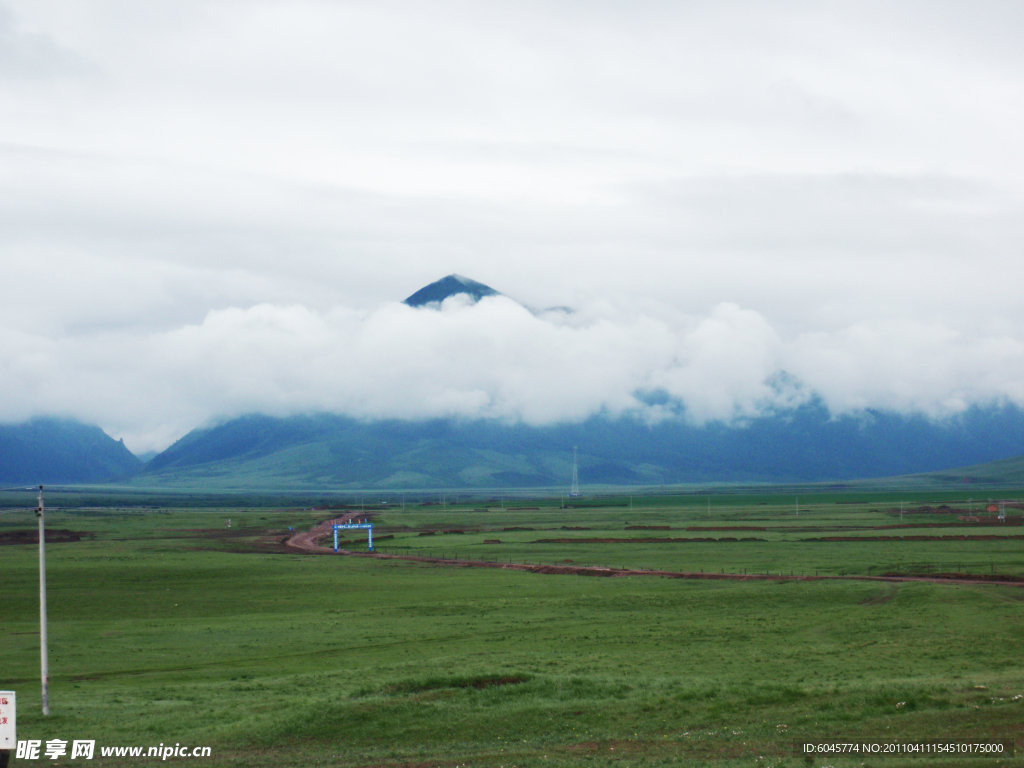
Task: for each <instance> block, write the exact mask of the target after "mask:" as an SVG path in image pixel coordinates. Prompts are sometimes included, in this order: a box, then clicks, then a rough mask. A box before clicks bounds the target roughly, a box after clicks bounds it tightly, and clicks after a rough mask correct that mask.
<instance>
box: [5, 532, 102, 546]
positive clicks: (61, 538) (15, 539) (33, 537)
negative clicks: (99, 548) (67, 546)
mask: <svg viewBox="0 0 1024 768" xmlns="http://www.w3.org/2000/svg"><path fill="white" fill-rule="evenodd" d="M91 538H93V534H92V533H90V532H89V531H70V530H68V529H66V528H47V529H46V543H47V544H62V543H65V542H71V541H81V540H82V539H91ZM38 543H39V529H38V528H27V529H25V530H22V531H4V532H3V533H0V545H4V544H38Z"/></svg>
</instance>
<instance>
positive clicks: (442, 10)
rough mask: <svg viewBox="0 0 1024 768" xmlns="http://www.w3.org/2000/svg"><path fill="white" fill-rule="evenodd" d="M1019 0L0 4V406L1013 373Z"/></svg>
mask: <svg viewBox="0 0 1024 768" xmlns="http://www.w3.org/2000/svg"><path fill="white" fill-rule="evenodd" d="M1022 8H1024V7H1022V6H1021V5H1020V4H1019V3H1007V2H980V3H972V4H970V5H969V6H968V5H965V4H960V3H942V2H928V3H924V2H921V3H917V2H907V3H899V4H895V5H894V4H892V3H882V2H877V3H871V2H868V3H858V4H855V5H846V6H835V5H831V6H822V5H819V4H810V3H801V2H791V3H773V4H770V5H766V4H761V3H749V2H735V3H685V4H679V3H658V2H654V3H646V4H640V5H637V4H631V5H630V4H594V3H575V2H554V3H550V2H549V3H539V2H537V3H529V2H527V3H516V4H511V5H504V6H496V5H494V4H491V5H486V4H485V5H481V4H464V3H459V2H441V3H434V4H431V5H429V6H427V5H423V4H418V3H406V2H374V3H369V2H365V3H364V2H353V3H333V2H315V1H312V0H310V1H309V2H299V3H296V2H283V1H282V2H275V1H273V0H268V1H267V2H259V3H249V2H233V1H231V0H224V1H223V2H202V3H198V2H152V3H142V4H140V3H131V2H123V1H122V0H91V1H89V2H80V3H68V2H64V1H63V0H31V1H29V0H16V1H15V2H8V3H7V4H6V5H5V6H4V5H0V233H2V234H0V267H2V274H3V285H2V290H3V294H2V295H3V301H2V302H0V353H2V355H3V357H2V358H0V374H2V379H0V396H2V402H0V418H4V419H11V418H21V417H23V416H25V415H29V414H34V413H49V412H59V413H67V414H71V415H77V416H79V417H80V418H84V419H88V420H96V421H99V422H100V423H101V424H102V425H103V426H105V427H107V428H108V429H110V430H112V431H113V432H115V433H117V434H119V435H120V434H124V435H125V436H126V437H128V438H130V440H131V444H132V446H133V447H137V448H139V449H144V448H148V447H153V446H162V445H164V444H166V443H167V442H168V441H170V440H172V439H173V438H175V437H178V436H180V435H181V434H182V433H183V432H184V431H187V430H188V429H189V428H191V427H192V426H195V425H196V424H199V423H202V422H204V421H205V420H207V419H210V418H216V417H218V416H226V415H230V414H234V413H240V412H243V411H246V410H266V411H271V412H279V413H284V412H294V411H296V410H304V409H314V408H328V409H332V410H338V411H343V412H346V413H353V414H359V415H366V416H378V415H396V416H416V415H425V414H442V413H462V414H468V415H490V416H494V417H496V418H507V419H514V418H522V419H526V420H528V421H531V422H536V423H540V422H546V421H550V420H554V419H572V418H581V417H582V416H585V415H587V414H589V413H593V412H595V411H599V410H602V409H604V410H608V411H611V412H616V411H620V410H623V409H629V408H634V407H637V404H636V400H635V398H634V393H635V392H638V391H647V390H651V389H657V388H662V389H665V390H667V391H669V392H670V393H672V394H673V395H674V396H677V397H679V398H681V399H682V400H684V401H685V402H686V404H687V408H688V412H689V413H690V414H691V416H692V417H693V418H732V417H737V416H739V417H742V416H743V415H749V414H751V413H755V412H757V411H758V410H759V409H761V408H763V407H765V405H766V404H767V403H771V402H775V401H776V400H778V398H780V397H783V395H780V394H779V393H778V392H776V390H775V389H773V388H772V387H771V386H769V385H767V384H766V383H765V382H766V380H767V379H769V378H770V377H771V376H772V375H773V374H774V373H775V372H777V371H779V370H786V371H790V372H791V373H793V374H794V375H796V376H798V377H799V378H800V379H801V380H802V381H803V382H804V383H805V385H806V387H807V388H809V389H813V390H814V391H818V392H820V393H822V394H823V396H825V397H826V399H827V400H828V402H829V403H830V404H831V405H832V406H833V407H835V408H837V409H849V408H860V407H888V408H897V409H901V410H922V411H925V412H928V413H942V412H947V411H950V410H957V409H959V408H962V407H964V406H965V405H967V404H970V403H973V402H981V401H988V400H991V399H993V398H995V399H998V398H1000V397H1006V398H1010V399H1012V400H1014V401H1016V402H1021V401H1022V397H1024V395H1022V392H1021V385H1020V384H1019V382H1020V381H1022V378H1021V376H1020V373H1021V370H1020V367H1021V363H1020V360H1021V356H1022V355H1021V352H1022V349H1021V345H1022V340H1024V309H1022V305H1021V304H1020V302H1019V301H1018V298H1017V293H1018V288H1017V286H1018V285H1020V284H1021V282H1022V281H1024V260H1022V259H1021V258H1020V254H1021V253H1022V249H1024V149H1022V144H1021V142H1020V140H1019V137H1018V133H1019V127H1018V126H1019V125H1020V124H1021V123H1022V121H1024V63H1022V61H1021V59H1020V57H1019V44H1018V41H1017V38H1016V35H1015V31H1016V30H1018V29H1019V28H1020V25H1021V23H1022V22H1024V18H1022V16H1024V10H1022ZM450 272H459V273H462V274H466V275H469V276H471V277H473V278H475V279H478V280H482V281H484V282H486V283H488V284H491V285H493V286H494V287H495V288H497V289H499V290H502V291H504V292H506V293H508V294H509V295H511V296H514V297H516V298H518V299H520V300H521V301H523V302H524V303H527V304H529V305H530V306H534V307H544V306H550V305H571V306H573V307H575V308H576V309H577V310H578V313H577V314H576V315H574V316H572V317H570V318H568V319H562V320H557V321H556V320H552V319H551V318H548V319H542V318H538V317H535V316H533V315H529V314H528V313H525V312H523V311H522V310H521V309H518V308H516V306H515V305H513V304H510V303H508V302H485V303H484V304H482V305H480V306H479V307H474V308H458V307H452V308H449V309H446V311H445V312H442V313H438V314H434V315H425V314H422V313H411V311H410V310H407V309H406V308H402V307H400V306H398V305H396V304H395V303H394V301H395V300H396V299H399V298H402V297H403V296H406V295H408V294H410V293H412V292H413V291H414V290H416V289H417V288H419V287H421V286H422V285H423V284H425V283H427V282H430V281H432V280H434V279H437V278H438V277H440V276H442V275H444V274H448V273H450ZM367 371H372V372H373V375H368V374H367ZM787 396H788V395H787Z"/></svg>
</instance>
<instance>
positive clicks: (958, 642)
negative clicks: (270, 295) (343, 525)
mask: <svg viewBox="0 0 1024 768" xmlns="http://www.w3.org/2000/svg"><path fill="white" fill-rule="evenodd" d="M793 501H794V500H792V499H782V498H778V497H771V496H751V497H732V498H729V499H717V500H715V499H713V500H712V510H711V513H710V516H709V515H708V512H707V509H706V502H704V503H702V502H703V500H696V499H685V500H683V499H676V500H675V501H673V499H671V498H669V497H663V498H657V499H655V498H649V499H641V498H634V499H633V500H632V505H633V508H632V510H630V508H629V503H630V502H629V500H628V498H623V499H621V500H607V499H606V500H603V501H601V502H600V506H592V507H591V508H581V509H566V510H562V509H559V508H557V507H559V506H560V502H559V501H550V500H548V501H538V502H516V505H517V506H520V507H537V508H536V509H518V510H510V509H501V508H500V506H486V507H485V505H484V504H482V503H480V502H478V503H476V504H475V505H473V506H475V507H476V510H475V511H474V509H473V506H469V507H467V506H461V507H456V508H449V509H443V508H440V507H437V506H429V507H419V506H415V507H414V506H411V505H409V506H407V507H406V509H405V510H399V509H393V508H392V509H389V510H387V511H383V510H378V511H376V512H375V515H376V518H375V519H376V522H377V524H378V526H379V527H378V532H379V533H381V534H384V535H391V536H393V537H394V538H392V539H384V540H382V541H381V542H380V544H382V545H383V546H384V548H385V549H386V551H389V552H396V553H411V554H416V553H419V554H425V553H428V552H441V551H444V552H445V553H446V556H447V557H453V556H458V557H460V558H461V559H462V560H463V561H464V560H466V559H481V558H484V559H492V560H500V559H506V560H507V559H512V560H513V561H520V562H521V561H529V562H545V563H560V562H564V561H566V560H572V561H573V562H574V563H577V564H591V563H593V564H600V565H611V566H619V565H627V566H632V567H637V568H668V569H672V570H685V571H699V570H700V569H701V568H704V569H706V570H708V571H714V572H718V571H721V570H726V571H728V572H733V573H736V572H740V571H743V570H746V571H748V572H763V570H769V571H771V572H787V573H788V572H790V571H793V572H810V571H814V570H818V571H819V572H822V573H827V574H835V575H838V574H839V573H843V572H845V573H868V572H871V573H879V572H882V571H884V570H893V569H894V568H895V569H897V570H901V571H902V572H921V573H925V572H928V571H929V570H933V571H934V570H942V571H948V570H950V567H951V566H952V565H954V564H955V565H956V566H957V567H959V568H961V570H962V571H964V572H966V571H968V570H971V569H973V572H975V573H980V572H989V573H990V572H991V571H992V570H993V569H994V570H996V571H998V572H999V573H1004V574H1017V575H1021V574H1024V546H1022V544H1024V540H1022V539H1006V538H1000V539H935V540H927V541H905V540H903V541H901V540H892V539H889V540H884V541H871V540H870V538H869V537H872V536H878V535H882V536H907V535H918V534H922V533H923V534H925V535H928V536H943V535H950V536H960V535H964V534H965V532H966V533H968V534H971V535H976V534H982V533H984V534H991V533H995V534H997V535H1001V536H1008V535H1017V534H1024V527H1021V526H1012V525H1007V526H1005V527H1003V526H1001V527H999V528H998V529H994V528H993V527H991V526H978V525H968V524H964V523H959V522H958V521H957V520H956V515H949V514H935V513H932V514H928V513H918V514H914V515H906V516H905V517H904V521H903V522H904V524H929V525H932V526H934V527H928V528H880V527H879V526H892V525H899V524H900V521H899V517H898V513H897V514H895V515H894V514H891V513H888V512H887V511H886V510H889V509H891V508H892V507H893V505H892V504H891V503H883V502H881V501H879V500H878V499H872V498H868V497H863V498H859V499H858V498H853V499H850V498H846V497H843V498H839V497H836V496H828V495H818V496H816V497H814V498H806V499H801V507H802V509H801V512H800V515H799V517H798V516H797V515H796V509H795V504H794V503H793ZM924 501H926V500H925V499H917V500H916V501H915V502H914V503H915V504H916V505H918V506H919V505H920V504H921V503H923V502H924ZM930 501H931V503H932V504H933V505H937V503H943V502H945V503H951V504H952V503H953V502H954V501H955V500H954V499H953V498H952V497H943V498H935V499H932V500H930ZM612 504H618V505H619V506H610V505H612ZM896 506H897V507H898V502H897V505H896ZM954 506H955V504H954ZM485 508H486V511H481V510H483V509H485ZM871 510H878V511H871ZM1020 514H1021V513H1020V511H1019V510H1016V511H1012V512H1011V515H1015V516H1017V519H1019V516H1020ZM328 516H329V515H328V514H326V513H324V512H315V511H284V510H266V509H264V510H256V511H249V512H244V511H240V510H238V509H232V510H230V511H225V510H189V509H176V510H147V511H145V512H136V511H132V510H101V509H93V510H81V511H74V510H68V511H59V512H54V513H51V514H48V525H49V526H50V527H51V528H53V529H61V528H66V529H72V530H75V531H87V532H90V533H91V534H92V537H91V538H85V539H83V540H82V541H79V542H69V543H54V544H52V545H50V547H49V548H48V562H49V607H50V658H51V676H52V680H51V696H52V715H51V716H50V717H48V718H43V717H42V716H41V715H40V714H39V713H38V708H39V692H38V689H39V684H38V635H37V634H33V633H34V632H35V631H37V630H38V625H37V621H38V604H37V601H36V594H37V581H36V579H37V570H36V568H37V564H36V548H35V547H34V546H31V545H9V546H3V547H0V579H2V581H0V584H2V590H3V595H2V606H3V610H2V615H0V688H13V689H15V690H16V691H17V692H18V696H19V699H18V701H19V712H18V715H19V738H21V739H28V738H37V739H41V740H47V739H54V738H59V739H67V740H72V739H96V740H97V747H99V746H101V745H105V746H113V745H140V746H147V747H148V746H151V745H153V746H155V745H157V744H160V743H164V744H171V743H181V744H189V745H209V746H211V747H212V750H213V757H212V758H209V759H203V760H198V761H185V762H197V763H198V764H201V765H210V766H219V765H230V766H236V765H237V766H241V765H245V766H264V765H266V766H270V765H274V766H278V765H285V766H291V765H294V766H306V765H345V766H348V765H374V766H392V765H393V766H399V765H408V766H434V765H437V766H441V765H444V766H455V765H473V766H512V765H516V766H534V765H543V766H576V765H593V766H603V765H616V766H620V765H621V766H627V765H629V766H636V765H724V766H734V765H735V766H740V765H743V766H764V765H771V766H781V765H785V766H802V765H816V766H824V765H832V766H844V765H850V766H861V765H864V764H865V763H866V764H867V765H885V766H894V767H895V766H900V765H928V764H935V765H947V766H953V765H957V766H961V765H964V766H966V765H986V766H991V765H995V764H996V762H995V761H994V760H991V759H975V760H973V761H972V760H968V759H960V758H957V759H953V760H949V759H933V760H931V761H928V760H923V761H922V760H912V759H900V758H888V759H882V760H874V759H867V760H865V759H864V758H863V757H857V758H838V759H837V758H825V759H820V758H819V759H815V760H812V761H810V762H807V761H805V760H804V759H803V758H802V757H798V756H796V755H795V753H794V744H795V743H796V742H797V741H803V740H811V741H821V740H835V739H837V738H842V739H844V740H845V739H858V740H860V739H872V740H879V741H881V740H887V741H892V740H899V741H912V740H919V739H938V738H951V737H957V738H961V737H962V738H965V739H979V738H984V739H986V740H991V739H1000V740H1002V739H1010V740H1014V741H1016V744H1017V749H1018V750H1020V749H1021V748H1022V743H1024V739H1022V737H1024V734H1022V721H1024V699H1022V698H1020V694H1022V693H1024V661H1022V659H1024V653H1022V652H1024V588H1020V587H1013V586H993V585H984V584H953V583H928V582H904V583H887V582H874V581H857V580H848V579H827V580H817V581H710V580H684V579H666V578H659V577H650V576H637V577H628V578H588V577H583V576H550V575H539V574H533V573H524V572H521V571H512V570H498V569H476V568H466V567H457V566H454V565H442V564H436V563H416V562H408V561H398V560H373V559H368V558H353V557H342V556H333V555H298V554H284V553H281V552H279V551H278V549H277V547H276V546H275V545H274V544H273V543H265V542H267V541H270V542H273V540H274V537H276V538H277V539H280V538H281V537H282V536H284V535H285V534H286V533H287V528H288V527H289V526H290V527H293V528H295V530H296V531H298V530H303V529H306V528H308V527H309V526H311V525H312V524H314V523H315V522H317V521H319V520H323V519H325V518H326V517H328ZM228 517H230V518H231V520H232V528H231V530H230V531H227V530H225V524H226V518H228ZM33 522H34V518H32V516H31V514H30V513H24V512H18V511H7V512H4V513H2V514H0V533H3V532H5V531H10V530H14V529H24V528H27V527H31V525H32V524H33ZM666 525H667V526H670V529H669V530H664V529H657V528H645V529H636V528H628V527H627V526H666ZM695 527H702V528H729V527H733V528H736V527H743V528H764V529H765V530H763V531H752V530H740V531H727V530H726V531H722V530H718V531H707V530H704V531H694V530H687V529H688V528H695ZM507 528H518V529H530V528H532V529H533V530H505V529H507ZM573 529H575V530H573ZM579 529H589V530H579ZM968 529H969V530H968ZM458 530H461V531H463V533H454V532H451V533H446V532H444V531H458ZM268 531H275V532H277V533H274V534H268ZM431 531H433V532H434V533H433V534H432V535H424V536H421V535H420V534H421V533H428V532H431ZM835 535H841V536H846V537H861V538H863V539H864V540H863V541H839V542H822V541H808V539H814V538H822V537H827V536H835ZM661 537H664V538H710V539H718V541H703V542H692V541H691V542H661V543H658V542H655V543H640V542H631V541H625V542H618V541H617V542H613V543H586V542H583V541H579V542H578V543H574V542H573V541H572V540H574V539H575V540H583V539H593V538H605V539H636V538H661ZM745 537H749V538H758V539H763V540H762V541H747V542H744V541H722V539H728V538H735V539H741V538H745ZM495 539H497V540H499V541H500V542H501V543H500V544H493V543H492V544H484V541H485V540H491V541H493V540H495ZM541 539H568V540H569V541H568V542H563V543H558V544H552V543H538V540H541ZM261 542H264V543H261ZM947 566H949V567H947ZM1015 697H1017V698H1015ZM147 762H152V759H151V760H149V761H145V760H142V761H134V762H133V761H131V760H121V761H118V760H117V759H113V758H101V757H100V756H99V754H98V753H97V757H96V758H95V759H94V760H92V761H81V764H82V765H111V766H114V765H137V764H138V765H141V764H147ZM179 762H181V761H179ZM53 763H54V764H71V761H68V760H67V759H66V758H62V759H61V760H60V761H53ZM1018 763H1024V760H1022V759H1021V758H1016V759H1015V760H1004V761H1002V762H1001V763H1000V764H1018ZM14 764H15V765H18V764H23V765H33V764H38V763H33V762H30V761H25V762H21V761H14Z"/></svg>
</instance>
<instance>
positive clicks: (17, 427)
mask: <svg viewBox="0 0 1024 768" xmlns="http://www.w3.org/2000/svg"><path fill="white" fill-rule="evenodd" d="M141 468H142V462H141V461H140V460H139V459H138V458H137V457H136V456H135V455H134V454H133V453H132V452H131V451H129V450H128V448H126V447H125V445H124V442H123V441H121V440H114V438H112V437H110V436H109V435H108V434H107V433H106V432H104V431H103V430H102V429H100V428H99V427H97V426H95V425H91V424H82V423H81V422H79V421H76V420H74V419H64V418H54V417H37V418H34V419H30V420H28V421H25V422H21V423H17V424H0V482H2V483H5V484H21V483H25V484H33V485H34V484H39V483H42V484H44V485H45V484H56V483H60V484H69V483H106V482H113V481H117V480H123V479H124V478H126V477H127V476H129V475H132V474H134V473H135V472H137V471H138V470H139V469H141Z"/></svg>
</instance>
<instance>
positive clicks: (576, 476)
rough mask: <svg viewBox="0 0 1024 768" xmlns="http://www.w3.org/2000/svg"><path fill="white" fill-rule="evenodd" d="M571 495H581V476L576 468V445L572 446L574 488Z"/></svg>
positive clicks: (570, 492)
mask: <svg viewBox="0 0 1024 768" xmlns="http://www.w3.org/2000/svg"><path fill="white" fill-rule="evenodd" d="M569 495H570V496H572V497H573V498H575V497H577V496H579V495H580V476H579V472H578V471H577V469H576V446H575V445H574V446H573V447H572V490H570V491H569Z"/></svg>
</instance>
